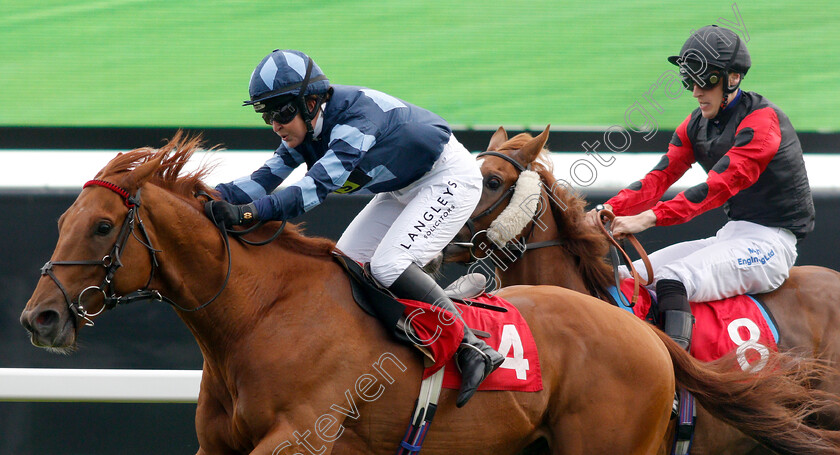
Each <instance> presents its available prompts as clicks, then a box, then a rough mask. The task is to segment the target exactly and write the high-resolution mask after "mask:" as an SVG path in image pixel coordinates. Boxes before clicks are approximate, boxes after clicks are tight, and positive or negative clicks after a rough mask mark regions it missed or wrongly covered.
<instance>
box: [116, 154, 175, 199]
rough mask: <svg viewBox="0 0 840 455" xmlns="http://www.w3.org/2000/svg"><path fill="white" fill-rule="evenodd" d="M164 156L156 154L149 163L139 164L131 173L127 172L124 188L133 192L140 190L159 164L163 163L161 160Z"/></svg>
mask: <svg viewBox="0 0 840 455" xmlns="http://www.w3.org/2000/svg"><path fill="white" fill-rule="evenodd" d="M165 156H166V153H162V152H160V151H159V152H157V153H156V154H155V155H154V156H152V159H150V160H149V161H147V162H145V163H143V164H141V165H140V166H138V167H137V168H136V169H134V170H133V171H131V172H129V174H128V176H127V177H126V180H127V181H126V183H125V186H126V187H128V188H129V189H131V190H135V189H137V188H140V187H141V186H142V185H143V184H144V183H146V181H147V180H149V179H150V178H151V177H152V175H154V174H155V171H157V170H158V168H160V163H161V161H163V158H164V157H165Z"/></svg>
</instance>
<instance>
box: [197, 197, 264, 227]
mask: <svg viewBox="0 0 840 455" xmlns="http://www.w3.org/2000/svg"><path fill="white" fill-rule="evenodd" d="M204 214H205V215H207V217H208V218H210V219H211V220H212V221H213V223H214V224H216V225H218V224H219V223H224V226H225V227H226V228H230V227H233V226H239V225H242V224H251V223H253V222H255V221H257V220H259V217H258V216H257V208H256V207H255V206H254V203H253V202H252V203H250V204H242V205H235V204H231V203H230V202H227V201H223V200H218V201H215V200H214V201H207V202H206V203H205V204H204Z"/></svg>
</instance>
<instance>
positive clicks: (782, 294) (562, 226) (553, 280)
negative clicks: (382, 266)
mask: <svg viewBox="0 0 840 455" xmlns="http://www.w3.org/2000/svg"><path fill="white" fill-rule="evenodd" d="M547 138H548V128H546V130H545V131H544V132H543V133H542V134H540V135H539V136H538V137H537V138H533V137H532V136H531V135H529V134H520V135H517V136H516V137H514V138H512V139H510V140H508V138H507V133H506V132H505V130H504V128H499V130H498V131H497V132H496V133H495V134H494V135H493V137H492V138H491V140H490V144H489V146H488V148H487V150H488V151H492V152H495V153H489V154H483V155H482V156H481V158H480V159H481V160H482V162H481V172H482V174H483V176H484V185H485V186H484V189H483V194H482V198H481V201H480V202H479V204H478V207H477V208H476V210H475V212H474V214H473V219H474V221H473V222H471V223H470V224H471V225H470V226H469V228H468V227H465V228H464V229H462V230H461V232H460V233H459V234H458V236H456V238H455V241H454V242H453V245H451V246H450V247H448V248H447V252H446V256H447V258H446V260H447V261H450V262H467V261H469V260H470V258H471V257H472V256H473V253H475V252H472V253H468V252H467V251H466V250H465V248H464V246H458V245H467V244H469V243H472V242H474V243H476V244H478V245H482V246H483V247H484V250H483V251H481V252H479V253H475V255H476V256H487V255H489V256H490V258H492V261H487V260H485V262H488V263H489V264H491V265H490V267H489V268H491V269H492V268H495V273H496V278H497V279H498V280H499V281H500V284H501V285H503V286H511V285H521V284H530V285H537V284H540V285H545V284H550V285H556V286H562V287H564V288H568V289H573V290H576V291H579V292H582V293H586V294H590V295H593V296H598V297H602V298H603V299H604V300H607V299H608V298H607V297H605V296H607V295H608V294H607V288H608V287H609V286H612V285H614V283H615V281H614V276H613V270H612V267H611V265H609V264H608V263H607V261H606V259H605V258H606V256H607V253H608V247H609V245H608V243H607V240H606V238H605V237H604V236H603V235H602V234H601V233H600V232H598V231H597V230H595V229H592V228H590V227H589V226H588V225H587V223H585V221H584V215H585V214H584V208H585V207H586V201H585V200H584V199H583V198H582V197H581V196H580V195H579V194H578V193H577V192H576V191H574V190H573V189H572V188H571V187H569V186H568V185H564V184H562V183H563V182H559V181H557V180H556V179H555V177H554V176H553V173H552V168H551V161H550V158H549V155H548V151H547V150H546V149H544V145H545V142H546V140H547ZM499 154H501V155H504V156H499ZM506 157H507V159H506ZM511 160H513V161H515V162H516V163H518V165H517V164H515V163H512V162H511ZM520 167H521V168H527V169H529V170H532V171H534V172H536V173H537V174H538V175H539V180H540V185H538V189H537V191H539V199H540V205H539V208H538V209H537V210H536V211H531V212H528V211H527V210H521V211H520V210H517V212H520V213H523V214H524V215H523V216H524V217H525V219H524V220H523V219H519V220H517V222H518V223H519V224H517V222H514V223H512V224H513V225H508V226H503V228H504V229H506V230H507V231H511V230H514V231H515V232H511V233H510V235H509V236H508V237H512V240H511V242H510V243H508V244H507V245H506V246H503V247H501V248H500V246H499V245H497V244H496V243H494V242H492V241H491V240H489V239H487V238H485V236H484V235H483V234H479V235H476V233H481V232H482V231H486V230H487V229H488V228H490V226H491V223H492V222H494V221H495V220H496V219H497V218H498V217H499V214H500V213H502V212H503V211H504V210H505V209H506V208H507V206H508V202H507V200H505V199H506V198H509V197H510V196H509V195H508V190H509V189H510V188H512V187H513V186H514V185H515V184H516V182H517V181H518V179H519V177H520V174H521V171H520V170H519V168H520ZM490 208H492V210H490V212H487V210H488V209H490ZM484 213H486V216H479V215H482V214H484ZM476 217H478V218H476ZM508 218H509V217H508ZM508 224H511V222H510V221H509V220H508ZM523 226H524V228H523ZM496 230H497V231H498V230H499V228H498V227H497V228H496ZM504 240H505V241H508V239H507V238H506V239H504ZM471 241H472V242H471ZM502 243H504V242H502ZM523 245H528V246H527V247H524V246H523ZM534 246H536V248H534ZM523 249H524V250H525V251H524V252H522V251H520V250H523ZM512 253H513V254H512ZM496 265H498V267H496ZM758 298H759V299H760V300H761V301H762V302H763V303H764V304H765V306H766V307H767V308H768V309H769V310H770V311H771V313H772V314H773V316H774V317H775V321H776V322H777V323H778V328H779V331H780V333H781V334H782V337H781V340H782V341H781V343H780V346H779V347H780V349H782V350H783V351H793V352H796V353H799V354H803V353H804V354H808V355H811V356H815V357H818V358H820V359H822V360H823V361H825V363H827V364H830V365H837V364H838V362H840V332H838V331H837V327H840V273H837V272H835V271H833V270H830V269H827V268H823V267H815V266H805V267H794V268H793V270H792V271H791V274H790V278H789V279H788V280H787V281H786V282H785V284H784V285H783V286H782V287H781V288H779V289H777V290H775V291H773V292H770V293H767V294H763V295H760V296H758ZM819 387H820V388H821V389H823V390H826V391H829V392H831V393H837V392H840V374H838V372H837V371H836V370H835V371H833V372H832V373H830V374H829V375H828V376H827V377H826V378H825V380H823V381H820V384H819ZM812 421H818V423H819V424H821V425H822V426H824V427H828V428H832V429H840V413H838V412H837V409H836V408H833V409H832V410H831V411H827V412H821V413H818V415H816V416H814V417H813V418H812ZM757 446H758V445H757V444H756V443H755V441H753V440H752V439H750V438H748V437H746V436H745V435H744V434H743V433H741V432H739V431H737V430H735V429H733V428H732V427H731V426H728V425H725V424H723V423H722V422H720V421H717V420H715V419H713V418H712V417H711V416H710V415H709V414H708V413H707V412H705V411H704V410H702V409H701V410H700V412H698V424H697V427H696V436H695V439H694V445H693V448H692V453H694V454H730V453H731V454H743V453H751V454H752V453H765V452H764V449H762V448H760V447H757ZM668 447H670V445H668ZM751 450H755V452H752V451H751Z"/></svg>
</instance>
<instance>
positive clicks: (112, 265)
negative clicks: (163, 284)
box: [41, 179, 231, 326]
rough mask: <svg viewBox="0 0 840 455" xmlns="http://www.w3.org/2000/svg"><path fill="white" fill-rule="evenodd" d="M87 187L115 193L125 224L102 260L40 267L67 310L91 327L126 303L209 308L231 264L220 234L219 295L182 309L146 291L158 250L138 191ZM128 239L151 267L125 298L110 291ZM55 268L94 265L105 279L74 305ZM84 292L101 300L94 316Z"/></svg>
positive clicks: (92, 182)
mask: <svg viewBox="0 0 840 455" xmlns="http://www.w3.org/2000/svg"><path fill="white" fill-rule="evenodd" d="M89 186H101V187H103V188H107V189H109V190H111V191H113V192H114V193H117V194H118V195H119V196H120V197H121V198H122V199H123V203H125V206H126V207H128V214H127V215H126V217H125V221H123V224H122V227H121V228H120V232H119V234H118V235H117V239H116V241H115V242H114V246H113V247H112V248H111V251H110V253H108V255H106V256H105V257H103V258H102V259H100V260H83V261H47V263H46V264H44V266H43V267H41V275H46V276H49V277H50V278H51V279H52V280H53V282H55V284H56V286H58V289H59V290H60V291H61V293H62V294H63V295H64V301H65V302H66V303H67V308H69V309H70V311H71V312H72V313H73V314H74V315H75V316H76V317H77V318H78V319H81V320H83V321H85V325H88V326H92V325H93V320H92V319H91V318H92V317H94V316H97V315H99V314H100V313H102V312H103V311H104V310H106V309H108V310H110V309H112V308H114V307H116V306H117V305H123V304H128V303H133V302H137V301H149V300H156V301H160V302H166V303H168V304H169V305H172V306H173V307H175V308H177V309H179V310H181V311H184V312H194V311H198V310H201V309H203V308H204V307H206V306H207V305H209V304H211V303H212V302H213V301H215V300H216V298H218V297H219V295H220V294H221V293H222V291H223V290H224V289H225V287H226V286H227V282H228V279H229V278H230V271H231V261H230V245H229V243H228V239H227V235H226V233H225V232H224V230H222V236H223V238H224V244H225V248H226V250H227V254H228V267H227V274H226V275H225V280H224V283H222V286H221V288H220V289H219V291H218V292H217V293H216V294H215V295H214V296H213V297H212V298H210V300H208V301H207V302H205V303H202V304H201V305H199V306H197V307H196V308H184V307H182V306H181V305H178V303H176V302H174V301H172V300H170V299H168V298H166V297H164V296H163V295H161V293H160V292H159V291H157V290H154V289H149V286H150V285H151V283H152V279H153V278H154V274H155V270H156V269H157V268H159V267H160V264H159V263H158V259H157V255H156V253H159V252H160V251H161V250H158V249H155V248H154V247H153V246H152V242H151V238H150V237H149V234H148V232H147V231H146V227H145V225H144V224H143V220H142V219H141V218H140V189H139V188H138V189H137V193H135V194H134V196H131V195H130V194H129V192H128V191H126V190H125V189H124V188H122V187H120V186H118V185H115V184H113V183H111V182H107V181H104V180H97V179H94V180H90V181H88V182H87V183H85V185H84V186H83V189H84V188H87V187H89ZM135 227H136V228H137V230H138V231H140V234H141V236H142V238H140V237H138V236H137V233H136V232H135ZM129 236H133V237H134V238H135V239H137V241H138V242H140V244H141V245H143V246H144V247H146V249H147V250H148V251H149V255H150V256H151V262H152V267H151V270H150V272H149V279H148V280H147V281H146V285H145V286H144V287H143V288H142V289H138V290H137V291H134V292H132V293H130V294H128V295H125V296H118V295H116V291H115V290H114V289H113V278H114V274H115V273H116V272H117V269H119V268H120V267H122V261H121V255H122V251H123V250H124V249H125V244H126V242H127V241H128V238H129ZM56 265H94V266H101V267H104V268H105V278H104V279H103V280H102V283H101V284H100V285H99V286H88V287H86V288H84V289H83V290H82V292H80V293H79V295H78V296H77V297H76V301H73V299H72V298H71V297H70V294H69V293H68V292H67V288H66V287H65V286H64V285H63V284H62V283H61V281H60V280H59V279H58V277H57V276H56V275H55V273H54V272H53V267H54V266H56ZM88 291H94V292H99V293H101V294H102V296H103V299H104V300H103V304H102V308H100V309H99V311H97V312H95V313H89V312H88V311H87V309H85V307H84V305H83V304H82V297H83V296H84V294H85V293H86V292H88Z"/></svg>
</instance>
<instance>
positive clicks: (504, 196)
mask: <svg viewBox="0 0 840 455" xmlns="http://www.w3.org/2000/svg"><path fill="white" fill-rule="evenodd" d="M482 156H495V157H497V158H501V159H503V160H505V161H507V162H508V163H510V164H511V165H512V166H513V167H514V169H516V170H517V172H518V173H520V174H521V173H523V172H525V171H526V170H528V168H526V167H524V166H522V164H520V163H519V162H518V161H516V160H515V159H513V158H511V157H510V156H508V155H505V154H504V153H500V152H496V151H492V150H488V151H485V152H481V153H479V154H478V155H477V156H476V158H481V157H482ZM529 167H530V166H529ZM517 182H518V180H517ZM515 190H516V182H514V184H513V185H511V186H510V188H508V189H507V191H505V192H504V194H502V195H501V197H499V199H497V200H496V202H494V203H493V204H491V205H490V207H488V208H487V209H485V210H483V211H482V212H481V213H479V214H477V215H476V216H474V217H472V218H470V219H468V220H467V222H466V227H467V229H468V230H469V233H470V241H469V242H450V244H451V245H454V246H460V247H466V248H469V251H470V261H471V262H472V261H476V260H481V259H483V258H478V257H476V256H475V253H474V251H473V248H474V247H475V244H474V243H473V240H474V239H475V237H476V236H477V235H478V234H481V233H482V232H485V231H483V230H482V231H478V232H476V230H475V222H476V221H478V220H480V219H482V218H484V217H485V216H487V215H489V214H491V213H493V211H494V210H496V209H497V208H498V207H499V205H501V204H502V203H503V202H505V201H508V200H509V199H511V198H512V197H513V194H514V192H515ZM549 200H550V198H549ZM549 203H550V202H549ZM541 205H542V198H540V199H539V201H538V206H537V209H536V213H541V210H540V208H539V207H540V206H541ZM535 226H536V223H534V222H533V220H532V221H531V229H530V230H529V231H528V234H527V235H526V236H525V238H526V239H527V238H529V237H530V236H531V234H533V232H534V227H535ZM559 245H562V243H561V242H560V241H559V240H549V241H544V242H536V243H528V244H522V242H518V243H517V246H516V247H515V248H513V249H514V250H516V251H518V252H519V253H518V255H517V256H516V258H515V259H514V260H516V259H518V258H519V257H521V255H522V254H524V253H525V251H527V250H529V249H530V250H535V249H538V248H545V247H549V246H559Z"/></svg>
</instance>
